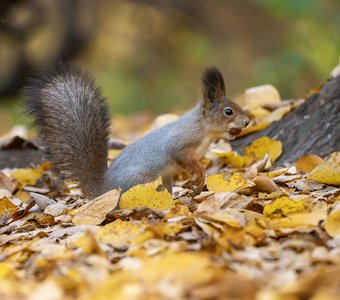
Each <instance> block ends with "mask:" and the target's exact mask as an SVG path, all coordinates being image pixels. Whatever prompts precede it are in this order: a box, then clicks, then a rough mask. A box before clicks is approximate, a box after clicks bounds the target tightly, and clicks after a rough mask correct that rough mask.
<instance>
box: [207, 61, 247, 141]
mask: <svg viewBox="0 0 340 300" xmlns="http://www.w3.org/2000/svg"><path fill="white" fill-rule="evenodd" d="M202 91H203V104H202V108H203V114H204V118H205V120H206V122H207V127H208V128H211V132H212V133H213V134H216V135H219V134H223V133H227V134H229V136H228V137H229V138H233V134H230V132H229V131H230V130H231V129H233V130H234V129H242V128H244V127H246V126H247V125H248V124H249V122H250V119H249V117H248V116H247V114H246V113H245V112H244V111H243V109H242V108H241V107H240V106H239V105H237V104H236V103H235V102H233V101H232V100H230V99H228V98H227V97H226V92H225V84H224V80H223V76H222V74H221V73H220V71H219V70H218V69H217V68H215V67H211V68H208V69H206V70H205V71H204V72H203V76H202Z"/></svg>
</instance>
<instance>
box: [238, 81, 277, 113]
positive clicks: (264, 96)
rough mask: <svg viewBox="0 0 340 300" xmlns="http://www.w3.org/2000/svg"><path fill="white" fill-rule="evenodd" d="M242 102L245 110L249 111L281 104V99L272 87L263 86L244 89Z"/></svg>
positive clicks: (269, 85)
mask: <svg viewBox="0 0 340 300" xmlns="http://www.w3.org/2000/svg"><path fill="white" fill-rule="evenodd" d="M244 101H245V104H246V105H245V106H246V109H247V110H249V111H251V110H252V109H253V108H256V107H261V106H265V105H267V104H271V103H278V102H281V97H280V94H279V92H278V90H277V89H276V88H275V87H274V86H273V85H271V84H264V85H259V86H256V87H251V88H248V89H246V91H245V93H244Z"/></svg>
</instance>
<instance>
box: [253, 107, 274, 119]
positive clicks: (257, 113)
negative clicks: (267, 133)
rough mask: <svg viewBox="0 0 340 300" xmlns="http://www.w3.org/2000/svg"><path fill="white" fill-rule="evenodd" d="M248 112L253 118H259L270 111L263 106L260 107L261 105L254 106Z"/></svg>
mask: <svg viewBox="0 0 340 300" xmlns="http://www.w3.org/2000/svg"><path fill="white" fill-rule="evenodd" d="M250 113H251V115H252V116H253V117H254V118H255V119H260V118H263V117H265V116H267V115H269V114H270V111H269V110H267V109H265V108H262V107H256V108H254V109H252V110H251V111H250Z"/></svg>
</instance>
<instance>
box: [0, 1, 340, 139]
mask: <svg viewBox="0 0 340 300" xmlns="http://www.w3.org/2000/svg"><path fill="white" fill-rule="evenodd" d="M0 21H1V23H0V28H1V29H0V122H1V125H0V134H1V133H4V132H6V131H7V130H8V129H9V128H10V127H11V126H12V125H13V124H14V123H17V122H23V123H26V122H27V121H26V120H24V118H23V115H22V113H21V111H20V109H19V108H20V101H19V100H20V97H19V96H18V95H19V91H20V89H21V88H22V86H23V85H24V84H25V82H26V80H27V77H29V76H31V75H32V74H34V73H35V72H36V71H37V70H39V69H41V68H43V67H45V66H48V65H51V64H53V63H55V62H59V61H68V62H73V63H76V64H79V65H80V66H81V67H82V68H83V69H85V70H89V71H91V72H92V73H93V75H94V76H95V78H96V81H97V83H98V84H99V85H100V86H101V87H102V88H103V91H104V95H105V96H106V97H107V98H108V100H109V103H110V108H111V111H112V113H113V114H114V115H117V114H132V113H137V114H139V113H140V112H142V111H143V112H145V111H147V112H151V113H154V114H159V113H164V112H170V111H177V110H183V109H186V108H189V107H190V105H192V104H193V103H194V102H195V100H196V99H197V98H198V97H199V92H200V81H199V80H200V75H201V72H202V70H203V69H204V68H205V67H206V66H210V65H216V66H217V67H218V68H220V69H221V71H222V72H223V74H224V76H225V80H226V86H227V90H228V94H229V96H230V97H235V98H236V99H240V98H241V97H240V95H241V94H242V93H243V91H244V89H245V88H247V87H250V86H254V85H259V84H263V83H271V84H273V85H275V86H276V87H277V88H278V89H279V91H280V93H281V96H282V98H285V99H286V98H296V97H300V96H302V95H304V94H305V93H306V92H308V90H309V89H310V88H312V87H314V86H318V85H319V84H321V83H322V82H324V80H325V79H326V78H327V77H329V73H330V71H331V69H332V68H333V67H334V66H335V65H336V64H337V63H338V61H339V55H340V1H339V0H319V1H317V0H292V1H289V0H282V1H279V0H242V1H237V0H232V1H227V0H226V1H223V0H210V1H204V0H190V1H189V0H172V1H170V0H169V1H162V0H144V1H131V0H126V1H109V0H97V1H95V0H49V1H46V0H23V1H14V0H10V1H6V0H1V1H0Z"/></svg>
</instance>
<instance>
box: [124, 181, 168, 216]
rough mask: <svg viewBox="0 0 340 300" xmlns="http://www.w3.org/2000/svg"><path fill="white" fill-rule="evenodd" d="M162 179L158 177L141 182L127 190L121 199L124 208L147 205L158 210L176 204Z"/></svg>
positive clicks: (166, 208)
mask: <svg viewBox="0 0 340 300" xmlns="http://www.w3.org/2000/svg"><path fill="white" fill-rule="evenodd" d="M161 185H162V181H161V179H160V178H158V179H157V180H156V181H154V182H151V183H145V184H139V185H136V186H134V187H132V188H131V189H129V190H128V191H127V192H125V193H124V194H123V195H122V196H121V198H120V201H119V206H120V208H122V209H133V208H136V207H147V208H151V209H157V210H168V209H169V208H171V207H173V206H174V201H173V200H172V197H171V194H170V193H169V192H168V191H167V190H166V189H165V188H163V187H162V189H161V190H159V187H160V186H161Z"/></svg>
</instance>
